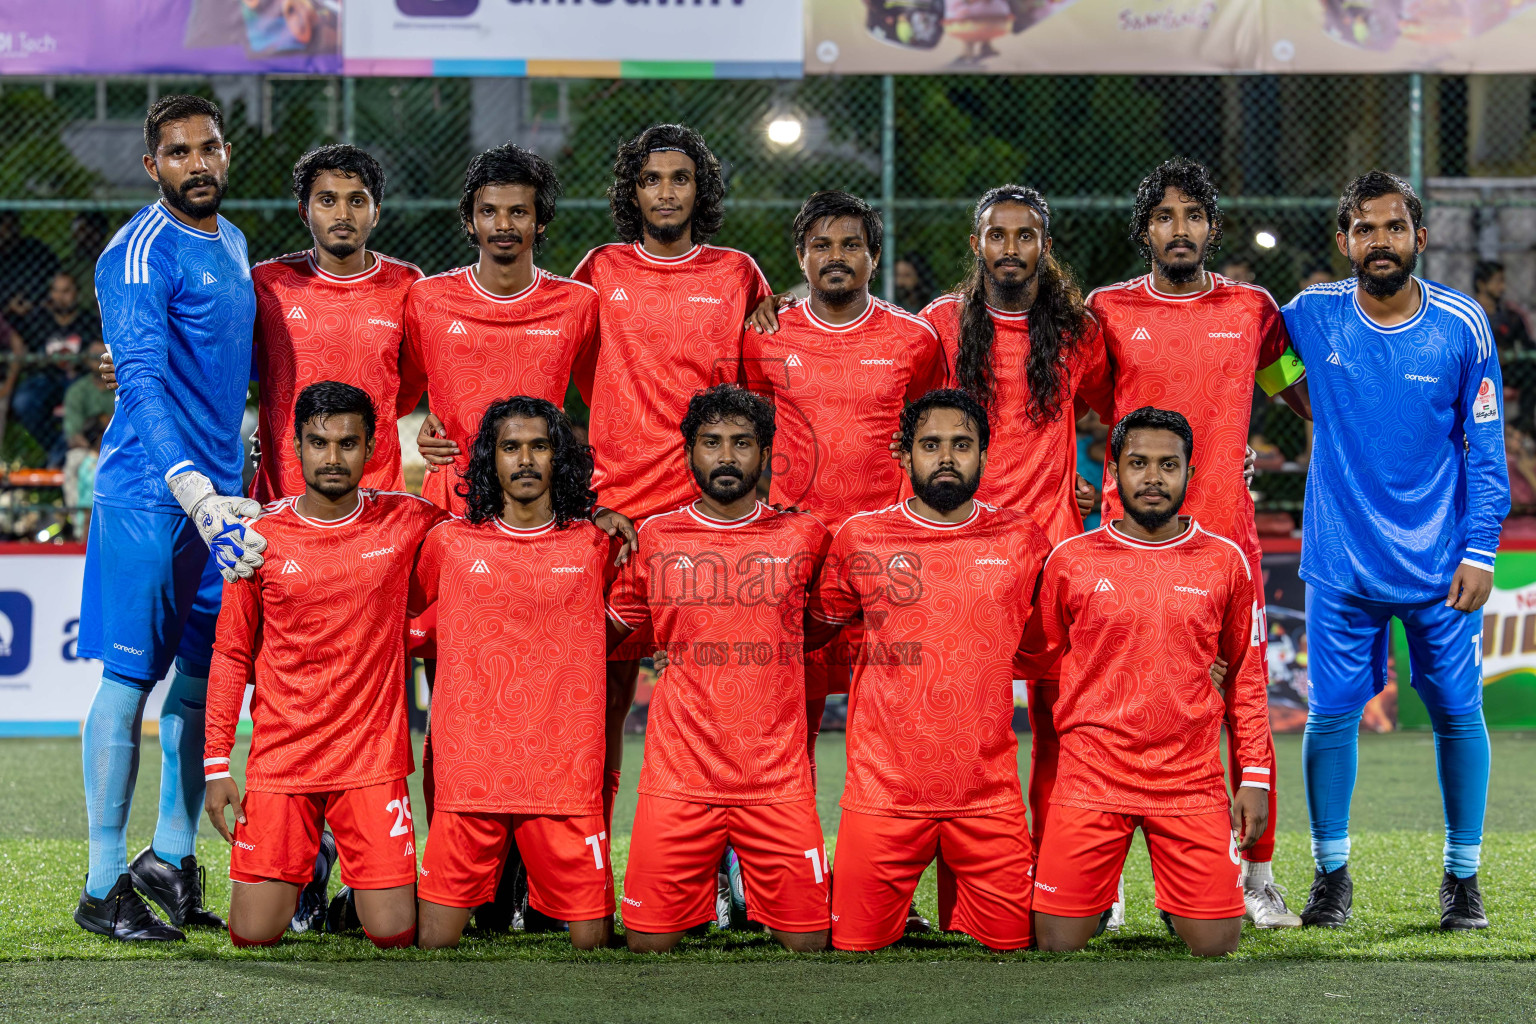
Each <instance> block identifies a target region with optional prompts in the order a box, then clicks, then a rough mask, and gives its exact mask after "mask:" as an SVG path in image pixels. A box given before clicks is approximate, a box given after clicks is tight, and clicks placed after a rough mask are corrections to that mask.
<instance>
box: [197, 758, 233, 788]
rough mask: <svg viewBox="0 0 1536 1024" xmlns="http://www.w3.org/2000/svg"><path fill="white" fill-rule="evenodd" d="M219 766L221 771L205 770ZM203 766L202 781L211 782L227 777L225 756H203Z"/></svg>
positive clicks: (227, 769) (227, 764)
mask: <svg viewBox="0 0 1536 1024" xmlns="http://www.w3.org/2000/svg"><path fill="white" fill-rule="evenodd" d="M220 767H222V768H223V769H224V770H223V771H212V772H210V771H207V769H209V768H220ZM203 768H204V771H203V781H204V782H212V781H213V780H214V779H227V778H229V758H227V757H208V758H204V759H203Z"/></svg>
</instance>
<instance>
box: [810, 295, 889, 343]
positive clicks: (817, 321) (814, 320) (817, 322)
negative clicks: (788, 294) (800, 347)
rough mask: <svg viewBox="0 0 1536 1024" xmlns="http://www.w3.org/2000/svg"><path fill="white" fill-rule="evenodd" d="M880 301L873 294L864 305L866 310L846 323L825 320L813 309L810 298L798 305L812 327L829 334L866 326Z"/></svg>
mask: <svg viewBox="0 0 1536 1024" xmlns="http://www.w3.org/2000/svg"><path fill="white" fill-rule="evenodd" d="M879 301H880V300H879V299H877V298H875V297H874V296H873V295H871V296H870V297H869V302H868V304H866V305H865V307H864V312H862V313H860V314H859V315H858V316H856V317H855V318H853V319H852V320H850V321H848V322H847V323H845V324H829V323H827V322H826V321H825V320H823V319H822V318H821V317H819V316H817V315H816V314H815V313H813V312H812V311H811V303H810V300H806V301H805V302H800V303H797V305H798V306H799V307H800V308H801V309H802V310H804V311H805V318H806V319H807V320H809V321H810V323H811V326H812V327H817V328H820V329H821V330H823V331H826V332H827V333H828V334H846V333H848V332H849V331H853V330H857V329H858V328H860V327H862V326H864V324H866V323H868V322H869V318H870V317H872V316H874V315H875V303H877V302H879Z"/></svg>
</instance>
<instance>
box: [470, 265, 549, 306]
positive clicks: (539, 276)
mask: <svg viewBox="0 0 1536 1024" xmlns="http://www.w3.org/2000/svg"><path fill="white" fill-rule="evenodd" d="M461 273H463V275H464V280H465V281H468V282H469V290H470V291H472V292H474V293H475V294H476V295H478V296H480V298H482V299H489V300H490V301H491V302H500V303H502V304H503V305H510V304H511V303H513V302H518V301H520V300H522V299H526V298H527V297H528V296H530V295H532V294H533V292H534V289H536V288H538V286H539V282H540V281H542V280H544V271H543V270H542V269H540V268H539V267H534V268H533V280H532V281H530V282H529V284H528V287H526V288H524V289H523V290H522V291H518V292H513V293H512V294H511V295H497V294H495V293H494V292H488V291H486V290H485V286H484V285H482V284H481V283H480V282H479V280H477V279H476V278H475V268H474V265H473V264H471V265H470V266H467V267H465V268H464V269H463V270H462V271H461Z"/></svg>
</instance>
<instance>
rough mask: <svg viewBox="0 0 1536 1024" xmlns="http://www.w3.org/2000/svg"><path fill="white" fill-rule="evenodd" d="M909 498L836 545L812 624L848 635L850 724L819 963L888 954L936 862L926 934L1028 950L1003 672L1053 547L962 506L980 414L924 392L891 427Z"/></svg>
mask: <svg viewBox="0 0 1536 1024" xmlns="http://www.w3.org/2000/svg"><path fill="white" fill-rule="evenodd" d="M901 430H902V439H903V451H904V453H905V458H904V459H903V468H905V469H906V470H907V472H908V474H909V476H910V481H911V486H912V490H913V492H914V496H913V497H912V498H910V499H908V500H907V501H905V502H901V503H898V504H896V505H892V506H890V507H888V508H885V509H881V510H880V511H877V512H865V513H861V514H859V515H856V516H854V517H853V518H851V519H849V520H848V521H847V522H846V523H844V524H843V525H842V527H840V528H839V530H838V533H837V536H836V538H835V539H834V540H833V543H832V548H831V551H830V552H829V554H828V557H827V564H826V569H825V571H824V572H823V574H822V577H821V581H820V583H819V585H818V586H817V590H816V600H815V603H814V604H813V606H812V608H813V614H814V615H815V616H817V617H818V618H821V619H823V620H825V621H827V622H829V623H834V624H841V623H845V622H850V621H854V620H857V619H862V621H863V622H864V626H865V641H864V647H863V649H862V652H861V657H862V660H863V661H864V664H863V667H862V672H861V674H860V676H859V680H858V684H857V686H856V687H855V688H854V692H853V695H852V700H851V702H850V707H849V716H848V777H847V782H846V785H845V787H844V789H843V798H842V808H843V817H842V823H841V825H840V826H839V828H838V837H837V885H836V886H835V887H834V888H833V892H832V945H833V946H834V947H836V948H838V949H850V950H873V949H880V948H882V947H884V946H888V945H890V944H891V943H893V942H895V941H896V940H897V939H898V938H900V937H901V934H902V931H903V927H904V921H905V918H906V916H907V909H908V906H909V904H910V901H911V899H912V893H913V891H914V890H915V889H916V887H917V881H918V877H919V876H920V875H921V874H922V872H923V869H924V868H925V867H927V865H928V863H929V862H930V861H932V860H933V859H934V857H935V856H936V854H937V853H938V851H939V850H940V849H941V848H942V850H943V854H944V863H945V864H946V865H947V867H948V870H949V872H950V873H951V875H952V879H953V884H952V885H947V886H944V887H941V890H940V898H939V922H940V926H941V927H944V928H946V929H949V928H953V929H957V930H959V931H963V932H965V933H967V934H969V935H971V936H973V937H974V938H976V939H977V940H978V941H980V942H982V943H984V944H985V945H987V946H990V947H992V948H994V949H1023V948H1025V947H1027V946H1028V945H1029V944H1030V940H1031V930H1030V918H1029V908H1030V899H1031V895H1032V891H1031V885H1030V872H1031V869H1032V867H1033V864H1034V850H1033V844H1032V843H1031V842H1030V836H1029V825H1028V820H1027V816H1026V814H1025V811H1024V801H1023V796H1022V794H1021V792H1020V790H1019V773H1018V764H1017V757H1018V739H1017V738H1016V737H1015V735H1014V732H1013V658H1014V655H1015V652H1016V650H1017V649H1018V647H1019V644H1020V641H1021V640H1022V638H1023V636H1024V629H1025V625H1026V623H1027V621H1028V619H1029V616H1030V612H1031V608H1032V604H1033V601H1034V594H1035V590H1036V587H1037V586H1038V582H1039V577H1040V567H1041V565H1042V564H1043V563H1044V561H1045V557H1046V554H1047V552H1048V551H1049V550H1050V544H1049V542H1048V541H1047V540H1046V538H1045V534H1044V533H1043V532H1041V530H1040V528H1039V527H1038V526H1036V525H1035V523H1034V521H1033V520H1032V519H1031V518H1030V517H1029V516H1028V515H1027V514H1026V513H1024V512H1020V511H1016V510H1012V509H999V508H995V507H993V506H991V505H986V504H983V503H981V502H978V501H976V500H975V499H974V498H973V495H974V494H975V493H976V489H977V487H978V486H980V483H981V478H982V474H983V471H984V470H985V468H986V462H987V448H988V442H989V440H990V438H989V436H988V433H989V432H988V426H987V414H986V410H985V409H983V408H982V406H981V405H980V403H978V402H977V401H976V400H975V398H973V397H972V396H971V395H969V394H968V393H966V392H964V391H959V390H944V391H934V392H930V393H929V394H927V395H925V396H923V397H922V398H920V399H918V401H916V402H914V403H913V404H912V405H909V406H908V407H907V409H906V411H905V412H903V413H902V417H901Z"/></svg>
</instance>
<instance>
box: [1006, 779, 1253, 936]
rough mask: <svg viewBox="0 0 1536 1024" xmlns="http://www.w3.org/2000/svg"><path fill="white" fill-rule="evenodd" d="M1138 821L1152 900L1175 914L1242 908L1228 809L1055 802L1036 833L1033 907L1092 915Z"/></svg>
mask: <svg viewBox="0 0 1536 1024" xmlns="http://www.w3.org/2000/svg"><path fill="white" fill-rule="evenodd" d="M1138 826H1140V828H1141V831H1142V834H1143V835H1145V836H1146V837H1147V849H1148V851H1149V852H1150V853H1151V855H1152V879H1153V883H1154V885H1155V888H1156V890H1157V901H1156V902H1157V908H1158V909H1159V910H1166V911H1168V913H1170V914H1173V915H1175V916H1177V917H1192V918H1196V919H1201V920H1218V919H1221V918H1226V917H1241V916H1242V915H1243V882H1242V876H1241V873H1242V868H1241V860H1240V859H1239V858H1238V856H1237V844H1236V842H1235V841H1234V840H1233V838H1232V820H1231V818H1230V817H1229V816H1228V815H1227V812H1226V811H1209V812H1207V813H1205V814H1189V815H1184V816H1181V817H1153V816H1143V815H1137V814H1118V813H1115V812H1112V811H1090V810H1086V809H1085V808H1082V807H1065V806H1063V805H1061V804H1056V805H1054V806H1053V807H1052V808H1051V817H1050V820H1048V821H1047V822H1046V824H1045V835H1044V838H1042V839H1041V840H1040V863H1039V866H1038V867H1037V868H1036V870H1035V909H1036V910H1037V911H1039V912H1040V913H1042V914H1054V915H1056V916H1057V917H1092V916H1095V915H1097V914H1102V913H1103V912H1104V911H1106V910H1108V909H1109V908H1110V906H1111V905H1112V904H1113V903H1114V902H1115V888H1116V884H1117V883H1118V881H1119V879H1120V872H1121V870H1122V869H1123V868H1124V866H1125V855H1126V853H1127V852H1128V851H1129V850H1130V848H1131V833H1132V832H1135V831H1136V828H1137V827H1138Z"/></svg>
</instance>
